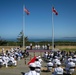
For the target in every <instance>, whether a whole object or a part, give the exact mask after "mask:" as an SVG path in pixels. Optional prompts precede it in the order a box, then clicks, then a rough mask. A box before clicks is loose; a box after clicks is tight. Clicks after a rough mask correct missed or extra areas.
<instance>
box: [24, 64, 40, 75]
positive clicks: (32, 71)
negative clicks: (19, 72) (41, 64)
mask: <svg viewBox="0 0 76 75" xmlns="http://www.w3.org/2000/svg"><path fill="white" fill-rule="evenodd" d="M29 68H30V71H29V72H27V73H25V74H24V75H39V74H38V73H37V72H36V71H35V68H36V65H35V63H30V64H29Z"/></svg>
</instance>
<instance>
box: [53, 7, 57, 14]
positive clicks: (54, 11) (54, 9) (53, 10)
mask: <svg viewBox="0 0 76 75" xmlns="http://www.w3.org/2000/svg"><path fill="white" fill-rule="evenodd" d="M52 12H54V13H55V15H58V12H57V11H56V10H55V8H54V7H53V8H52Z"/></svg>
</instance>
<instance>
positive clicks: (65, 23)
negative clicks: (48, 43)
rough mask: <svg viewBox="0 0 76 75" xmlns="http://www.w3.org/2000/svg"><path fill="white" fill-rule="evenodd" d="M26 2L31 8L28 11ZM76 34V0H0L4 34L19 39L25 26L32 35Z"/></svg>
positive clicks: (40, 36) (26, 30)
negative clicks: (24, 9)
mask: <svg viewBox="0 0 76 75" xmlns="http://www.w3.org/2000/svg"><path fill="white" fill-rule="evenodd" d="M23 5H25V7H26V8H27V9H28V10H29V11H30V14H29V15H27V14H26V13H25V12H24V11H23ZM53 6H54V8H55V9H56V11H57V12H58V15H55V14H53V22H54V37H55V38H61V37H76V0H0V37H1V38H3V39H16V38H17V37H18V35H19V33H20V32H21V31H22V29H23V13H25V15H24V33H25V36H27V37H28V38H51V37H52V7H53Z"/></svg>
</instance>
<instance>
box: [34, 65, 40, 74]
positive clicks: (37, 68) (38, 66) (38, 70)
mask: <svg viewBox="0 0 76 75" xmlns="http://www.w3.org/2000/svg"><path fill="white" fill-rule="evenodd" d="M35 71H36V72H37V75H40V72H41V66H40V65H36V69H35Z"/></svg>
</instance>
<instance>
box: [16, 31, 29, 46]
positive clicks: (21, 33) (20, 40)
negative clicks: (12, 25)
mask: <svg viewBox="0 0 76 75" xmlns="http://www.w3.org/2000/svg"><path fill="white" fill-rule="evenodd" d="M24 39H25V43H27V42H28V37H25V36H24ZM17 40H18V43H19V45H22V44H23V31H21V32H20V33H19V35H18V37H17Z"/></svg>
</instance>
